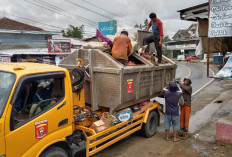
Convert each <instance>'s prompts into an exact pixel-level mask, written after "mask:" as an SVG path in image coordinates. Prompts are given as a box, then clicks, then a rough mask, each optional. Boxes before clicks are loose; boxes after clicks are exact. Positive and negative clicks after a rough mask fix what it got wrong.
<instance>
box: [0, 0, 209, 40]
mask: <svg viewBox="0 0 232 157" xmlns="http://www.w3.org/2000/svg"><path fill="white" fill-rule="evenodd" d="M0 2H1V6H0V12H1V13H0V17H3V16H4V14H3V12H4V10H5V17H8V18H12V19H15V20H18V21H21V22H24V23H28V24H31V25H35V26H38V27H41V28H43V29H45V30H50V31H59V30H61V29H65V28H67V27H68V25H69V24H72V25H74V26H80V25H82V24H83V25H84V26H85V31H86V32H85V33H86V35H85V36H93V35H94V32H95V30H96V28H97V23H98V22H104V21H109V20H117V22H118V30H121V29H129V28H133V27H134V25H135V24H136V23H138V24H139V23H142V24H143V22H144V20H145V19H146V18H147V19H149V14H150V13H151V12H155V13H156V14H157V17H158V18H159V19H161V21H162V22H163V27H164V34H165V35H169V36H170V37H172V36H173V35H174V33H176V32H177V31H178V30H179V29H187V28H188V27H189V26H190V25H191V23H192V22H188V21H182V20H180V15H179V13H178V12H177V11H178V10H181V9H185V8H188V7H191V6H194V5H198V4H201V3H205V2H208V0H49V1H48V0H0ZM20 17H21V18H20ZM22 18H25V19H22ZM26 19H28V20H26ZM29 20H34V21H37V22H41V23H43V24H39V23H36V22H32V21H29ZM45 24H46V25H45ZM48 25H50V26H48Z"/></svg>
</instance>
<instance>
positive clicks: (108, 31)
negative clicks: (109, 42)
mask: <svg viewBox="0 0 232 157" xmlns="http://www.w3.org/2000/svg"><path fill="white" fill-rule="evenodd" d="M98 29H99V30H100V31H101V32H102V33H103V34H104V35H115V33H116V32H117V22H116V20H112V21H108V22H99V23H98Z"/></svg>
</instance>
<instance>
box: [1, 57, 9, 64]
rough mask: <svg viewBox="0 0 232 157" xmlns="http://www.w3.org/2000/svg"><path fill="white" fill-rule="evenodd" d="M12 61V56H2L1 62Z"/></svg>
mask: <svg viewBox="0 0 232 157" xmlns="http://www.w3.org/2000/svg"><path fill="white" fill-rule="evenodd" d="M9 62H11V60H10V57H0V63H9Z"/></svg>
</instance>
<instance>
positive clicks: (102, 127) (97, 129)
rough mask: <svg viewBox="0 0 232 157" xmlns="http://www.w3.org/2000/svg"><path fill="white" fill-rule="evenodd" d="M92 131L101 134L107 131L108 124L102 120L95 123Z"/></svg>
mask: <svg viewBox="0 0 232 157" xmlns="http://www.w3.org/2000/svg"><path fill="white" fill-rule="evenodd" d="M90 128H91V129H93V130H94V131H95V132H96V133H98V132H101V131H103V130H105V129H107V126H106V124H105V123H104V122H103V121H102V120H98V121H96V122H94V123H93V124H92V125H91V126H90Z"/></svg>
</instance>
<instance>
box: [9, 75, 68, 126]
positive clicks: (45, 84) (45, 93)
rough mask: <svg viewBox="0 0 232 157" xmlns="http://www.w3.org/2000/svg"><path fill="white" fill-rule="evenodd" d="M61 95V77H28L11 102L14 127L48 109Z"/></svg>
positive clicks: (62, 94)
mask: <svg viewBox="0 0 232 157" xmlns="http://www.w3.org/2000/svg"><path fill="white" fill-rule="evenodd" d="M63 97H64V86H63V79H62V78H48V79H42V78H41V79H28V80H26V81H24V82H23V83H22V86H21V87H20V90H19V92H18V94H17V98H16V101H15V103H14V104H13V110H12V114H11V120H12V122H13V124H14V125H13V126H14V128H15V126H18V125H20V124H23V122H25V121H26V120H28V119H31V118H33V117H35V116H37V115H38V114H41V113H44V112H46V111H48V110H49V109H51V108H52V107H54V106H55V105H56V104H57V103H58V102H60V101H61V100H62V99H63Z"/></svg>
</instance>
